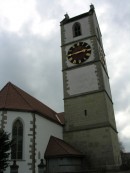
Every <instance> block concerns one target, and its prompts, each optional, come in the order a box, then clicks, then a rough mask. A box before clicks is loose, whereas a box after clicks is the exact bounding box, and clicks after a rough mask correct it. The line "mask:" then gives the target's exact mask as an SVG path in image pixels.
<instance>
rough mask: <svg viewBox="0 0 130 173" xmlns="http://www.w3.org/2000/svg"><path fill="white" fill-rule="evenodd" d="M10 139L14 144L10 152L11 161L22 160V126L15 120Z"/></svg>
mask: <svg viewBox="0 0 130 173" xmlns="http://www.w3.org/2000/svg"><path fill="white" fill-rule="evenodd" d="M12 139H13V141H14V144H13V146H12V151H11V159H22V153H23V124H22V122H21V121H20V120H16V121H15V122H14V124H13V128H12Z"/></svg>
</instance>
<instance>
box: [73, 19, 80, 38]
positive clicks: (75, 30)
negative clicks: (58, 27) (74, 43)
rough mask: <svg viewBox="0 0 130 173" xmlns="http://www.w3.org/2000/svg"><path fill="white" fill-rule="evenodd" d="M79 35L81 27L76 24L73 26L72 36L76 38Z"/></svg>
mask: <svg viewBox="0 0 130 173" xmlns="http://www.w3.org/2000/svg"><path fill="white" fill-rule="evenodd" d="M80 35H81V26H80V23H78V22H76V23H75V24H74V25H73V36H74V37H77V36H80Z"/></svg>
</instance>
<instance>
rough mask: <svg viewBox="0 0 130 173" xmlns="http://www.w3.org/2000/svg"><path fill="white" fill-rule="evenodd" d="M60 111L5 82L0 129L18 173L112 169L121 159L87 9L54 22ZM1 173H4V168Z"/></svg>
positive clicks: (99, 46)
mask: <svg viewBox="0 0 130 173" xmlns="http://www.w3.org/2000/svg"><path fill="white" fill-rule="evenodd" d="M60 27H61V50H62V72H63V90H64V112H62V113H57V112H55V111H54V110H52V109H51V108H49V107H48V106H46V105H45V104H43V103H41V102H40V101H38V100H37V99H35V98H34V97H33V96H31V95H29V94H28V93H26V92H25V91H23V90H22V89H20V88H19V87H17V86H16V85H14V84H12V83H11V82H9V83H7V84H6V85H5V86H4V87H3V88H2V89H1V91H0V129H3V130H5V131H6V132H9V133H11V138H12V139H14V141H15V143H14V145H13V147H12V149H11V155H10V165H12V164H13V161H14V160H16V164H17V165H18V166H19V171H18V172H19V173H23V172H26V173H38V165H39V164H40V162H41V159H43V161H44V164H45V169H46V171H47V172H57V171H58V172H71V171H73V172H74V171H80V170H85V169H88V168H90V166H91V168H100V167H104V166H105V167H108V168H110V167H118V166H120V165H121V156H120V149H119V142H118V135H117V133H118V132H117V128H116V122H115V116H114V110H113V102H112V96H111V90H110V85H109V75H108V71H107V65H106V61H105V53H104V49H103V43H102V36H101V31H100V28H99V24H98V21H97V17H96V14H95V9H94V6H93V5H90V10H89V11H88V12H86V13H84V14H81V15H78V16H75V17H73V18H69V15H68V14H65V18H64V19H63V20H62V21H61V23H60ZM5 173H10V167H8V168H7V169H6V171H5Z"/></svg>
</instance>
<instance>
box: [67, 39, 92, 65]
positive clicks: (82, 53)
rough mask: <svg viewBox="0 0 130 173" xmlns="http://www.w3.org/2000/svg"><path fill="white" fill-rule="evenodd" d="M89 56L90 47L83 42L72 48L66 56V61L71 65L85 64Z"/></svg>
mask: <svg viewBox="0 0 130 173" xmlns="http://www.w3.org/2000/svg"><path fill="white" fill-rule="evenodd" d="M90 55H91V47H90V45H88V44H87V43H85V42H78V43H76V44H74V46H72V47H71V48H70V49H69V51H68V54H67V58H68V60H69V61H70V62H71V63H73V64H81V63H83V62H85V61H86V60H87V59H88V58H89V57H90Z"/></svg>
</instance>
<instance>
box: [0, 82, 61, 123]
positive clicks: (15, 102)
mask: <svg viewBox="0 0 130 173" xmlns="http://www.w3.org/2000/svg"><path fill="white" fill-rule="evenodd" d="M3 109H4V110H5V109H6V110H14V111H27V112H28V111H29V112H34V113H37V114H39V115H41V116H43V117H45V118H47V119H50V120H51V121H54V122H56V123H58V124H63V122H61V121H60V119H59V118H58V117H59V116H58V115H57V113H56V112H55V111H53V110H52V109H50V108H49V107H48V106H46V105H45V104H43V103H41V102H40V101H38V100H37V99H35V98H34V97H32V96H31V95H29V94H28V93H26V92H25V91H23V90H22V89H20V88H18V87H17V86H15V85H13V84H12V83H10V82H9V83H7V84H6V85H5V87H4V88H3V89H2V90H1V91H0V110H3Z"/></svg>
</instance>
